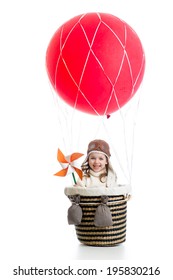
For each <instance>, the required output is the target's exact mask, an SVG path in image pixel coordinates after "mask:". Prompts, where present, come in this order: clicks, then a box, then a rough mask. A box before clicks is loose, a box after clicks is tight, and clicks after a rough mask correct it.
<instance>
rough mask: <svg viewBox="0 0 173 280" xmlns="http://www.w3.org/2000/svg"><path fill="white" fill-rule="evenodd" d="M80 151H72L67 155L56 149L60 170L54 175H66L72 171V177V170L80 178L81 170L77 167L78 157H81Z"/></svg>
mask: <svg viewBox="0 0 173 280" xmlns="http://www.w3.org/2000/svg"><path fill="white" fill-rule="evenodd" d="M82 156H83V154H81V153H73V154H71V155H69V156H64V154H63V153H62V152H61V150H60V149H58V153H57V160H58V162H59V163H60V165H61V167H62V170H60V171H58V172H57V173H55V174H54V175H55V176H66V175H67V174H70V173H72V175H73V178H74V173H73V172H74V171H75V172H76V173H77V174H78V176H79V178H80V179H82V170H81V169H80V168H79V164H78V161H77V160H78V159H79V158H80V157H82Z"/></svg>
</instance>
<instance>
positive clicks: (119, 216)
mask: <svg viewBox="0 0 173 280" xmlns="http://www.w3.org/2000/svg"><path fill="white" fill-rule="evenodd" d="M100 203H101V197H97V196H92V197H90V196H88V197H87V196H86V197H85V196H81V198H80V206H81V208H82V212H83V217H82V222H81V224H80V225H77V226H75V228H76V234H77V238H78V240H79V241H80V242H81V243H83V244H85V245H90V246H115V245H118V244H120V243H122V242H124V241H125V240H126V216H127V197H124V196H123V195H120V196H109V201H108V203H107V206H108V207H109V208H110V211H111V214H112V219H113V225H112V226H108V227H96V226H95V225H94V215H95V211H96V208H97V207H98V205H100Z"/></svg>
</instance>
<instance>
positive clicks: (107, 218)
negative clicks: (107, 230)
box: [94, 196, 113, 227]
mask: <svg viewBox="0 0 173 280" xmlns="http://www.w3.org/2000/svg"><path fill="white" fill-rule="evenodd" d="M107 202H108V197H107V196H102V197H101V204H100V205H99V206H98V207H97V209H96V212H95V217H94V225H95V226H96V227H107V226H112V225H113V221H112V214H111V211H110V209H109V207H108V206H107V205H106V203H107Z"/></svg>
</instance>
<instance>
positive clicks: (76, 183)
mask: <svg viewBox="0 0 173 280" xmlns="http://www.w3.org/2000/svg"><path fill="white" fill-rule="evenodd" d="M72 176H73V180H74V183H75V185H76V184H77V182H76V178H75V175H74V172H72Z"/></svg>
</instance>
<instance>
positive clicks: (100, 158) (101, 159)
mask: <svg viewBox="0 0 173 280" xmlns="http://www.w3.org/2000/svg"><path fill="white" fill-rule="evenodd" d="M88 163H89V166H90V168H91V169H92V170H93V171H94V172H100V171H102V170H103V169H104V168H105V166H106V164H107V157H106V156H105V155H103V154H100V153H97V152H94V153H91V154H90V155H89V159H88Z"/></svg>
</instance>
